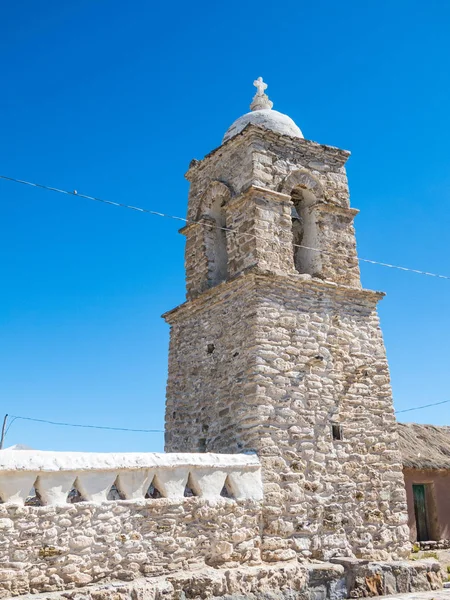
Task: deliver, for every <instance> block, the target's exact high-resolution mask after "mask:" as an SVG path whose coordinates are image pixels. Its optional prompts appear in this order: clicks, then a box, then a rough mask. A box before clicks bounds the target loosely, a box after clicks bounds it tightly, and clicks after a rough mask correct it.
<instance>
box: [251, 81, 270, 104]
mask: <svg viewBox="0 0 450 600" xmlns="http://www.w3.org/2000/svg"><path fill="white" fill-rule="evenodd" d="M253 85H254V86H255V88H256V94H255V95H254V97H253V101H252V103H251V104H250V110H270V109H271V108H272V106H273V102H271V101H270V100H269V96H268V95H267V94H265V93H264V90H266V89H267V83H265V82H264V81H263V78H262V77H258V79H255V81H254V82H253Z"/></svg>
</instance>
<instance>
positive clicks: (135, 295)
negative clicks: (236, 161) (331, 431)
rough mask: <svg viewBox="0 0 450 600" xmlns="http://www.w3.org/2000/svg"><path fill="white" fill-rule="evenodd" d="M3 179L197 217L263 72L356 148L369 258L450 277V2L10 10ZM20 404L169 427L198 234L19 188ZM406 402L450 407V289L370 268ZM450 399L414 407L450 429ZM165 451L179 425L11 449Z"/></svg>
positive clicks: (12, 389) (5, 227)
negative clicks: (173, 369)
mask: <svg viewBox="0 0 450 600" xmlns="http://www.w3.org/2000/svg"><path fill="white" fill-rule="evenodd" d="M2 8H3V10H2V20H1V24H0V48H1V51H0V56H1V58H0V60H1V72H2V81H3V91H2V94H1V96H0V119H1V144H0V173H1V174H4V175H9V176H12V177H17V178H22V179H28V180H31V181H37V182H41V183H45V184H48V185H52V186H56V187H62V188H66V189H69V190H73V189H77V190H78V191H79V192H83V193H86V194H91V195H94V196H100V197H103V198H108V199H111V200H116V201H119V202H125V203H131V204H136V205H138V206H142V207H146V208H149V209H154V210H159V211H162V212H167V213H171V214H175V215H181V216H184V215H185V212H186V203H187V191H188V185H187V182H186V181H185V180H184V177H183V175H184V173H185V171H186V170H187V167H188V164H189V161H190V160H191V159H192V158H194V157H195V158H202V157H203V156H204V155H205V154H206V153H207V152H209V151H210V150H212V149H213V148H215V147H217V146H218V145H219V144H220V141H221V138H222V135H223V133H224V131H225V130H226V129H227V127H228V126H229V125H230V124H231V123H232V121H234V120H235V119H236V118H237V117H238V116H240V115H241V114H243V113H245V112H247V110H248V105H249V103H250V101H251V98H252V96H253V93H254V88H253V87H252V82H253V80H254V79H255V78H256V77H258V76H259V75H262V76H263V77H264V79H265V80H266V81H267V82H268V83H269V89H268V90H267V91H268V93H269V95H270V97H271V99H272V100H273V102H274V108H275V109H277V110H279V111H281V112H285V113H287V114H288V115H290V116H291V117H292V118H293V119H294V120H295V121H296V122H297V124H298V125H299V126H300V127H301V129H302V130H303V133H304V134H305V137H306V138H308V139H312V140H315V141H318V142H320V143H326V144H330V145H335V146H339V147H342V148H345V149H349V150H351V151H352V156H351V158H350V160H349V162H348V174H349V179H350V190H351V201H352V205H353V206H354V207H356V208H359V209H360V210H361V214H360V215H359V216H358V217H357V220H356V230H357V240H358V251H359V254H360V256H362V257H366V258H372V259H375V260H380V261H386V262H392V263H396V264H401V265H406V266H411V267H413V268H417V269H424V270H429V271H434V272H439V273H443V274H447V275H450V265H449V260H448V256H449V252H448V238H449V232H448V226H449V222H450V168H449V164H450V146H449V144H448V140H449V137H450V117H449V108H448V107H449V105H450V103H449V96H450V74H449V73H450V70H449V59H450V42H449V40H448V29H449V22H450V3H448V2H447V1H446V0H441V1H433V0H432V1H429V2H426V3H425V2H419V1H418V0H395V1H392V0H390V1H387V0H378V1H377V2H376V3H375V2H361V1H360V0H352V1H345V0H344V1H343V2H339V3H337V2H334V1H332V0H327V1H325V0H318V1H316V2H304V1H303V0H301V1H299V0H295V1H284V2H281V3H278V4H273V3H272V2H265V1H264V0H262V1H261V2H258V3H256V4H255V3H254V2H245V1H244V2H243V1H242V0H241V1H240V2H236V1H235V0H231V1H228V2H226V3H211V2H204V1H203V0H201V1H197V2H195V3H187V2H172V3H164V4H163V3H162V2H160V3H150V2H146V1H142V0H136V1H134V2H132V3H123V2H117V1H116V0H108V1H106V0H89V1H87V0H79V1H78V2H77V3H73V2H65V3H64V2H57V1H56V0H48V1H44V2H40V3H36V2H34V1H31V0H27V1H20V2H14V3H7V4H5V5H4V6H3V7H2ZM0 199H1V202H0V207H1V216H0V270H1V281H2V288H1V289H2V293H1V294H0V332H1V333H0V342H1V343H0V412H1V415H3V414H4V413H6V412H8V413H11V414H14V415H22V416H28V417H33V418H41V419H50V420H55V421H69V422H75V423H84V424H98V425H106V426H118V427H130V428H149V429H163V415H164V393H165V379H166V368H167V344H168V327H167V326H166V325H165V323H164V322H163V321H162V319H161V318H160V315H161V314H162V313H163V312H165V311H166V310H168V309H170V308H173V307H174V306H176V305H177V304H179V303H181V302H182V301H183V299H184V270H183V238H182V236H180V235H178V233H177V230H178V228H179V225H180V224H179V223H178V222H176V221H171V220H169V219H161V218H158V217H152V216H149V215H142V214H139V213H135V212H132V211H127V210H124V209H119V208H114V207H111V206H106V205H103V204H96V203H95V202H91V201H88V200H83V199H81V198H72V197H65V196H62V195H58V194H55V193H51V192H46V191H42V190H36V189H32V188H26V187H23V186H20V185H18V184H13V183H9V182H5V181H0ZM362 279H363V284H364V286H365V287H368V288H373V289H380V290H384V291H386V292H387V297H386V298H385V299H384V300H383V301H382V303H381V305H380V315H381V323H382V328H383V332H384V336H385V341H386V346H387V351H388V358H389V361H390V368H391V375H392V384H393V391H394V400H395V406H396V408H397V409H398V410H402V409H406V408H410V407H413V406H418V405H422V404H427V403H431V402H439V401H443V400H447V399H450V389H449V385H448V372H449V364H448V363H449V351H448V340H449V339H450V311H449V297H450V281H446V280H439V279H433V278H430V277H423V276H419V275H414V274H411V273H404V272H400V271H395V270H391V269H386V268H383V267H378V266H372V265H365V264H362ZM449 412H450V404H448V405H443V406H438V407H435V408H430V409H426V410H421V411H417V412H411V413H405V414H404V415H403V414H402V415H399V417H400V416H401V417H402V420H408V421H411V420H415V421H417V422H422V423H436V424H450V423H449V421H450V419H449ZM13 443H24V444H28V445H30V446H32V447H34V448H41V449H55V450H63V449H65V450H97V451H101V450H104V451H127V450H140V451H146V450H148V451H153V450H154V451H157V450H162V447H163V436H162V434H159V433H156V434H138V433H122V432H120V433H119V432H115V433H114V432H107V431H96V430H85V429H71V428H63V427H55V426H50V425H43V424H38V423H32V422H27V421H16V422H15V423H14V424H13V425H12V427H11V430H10V432H9V433H8V439H7V444H13Z"/></svg>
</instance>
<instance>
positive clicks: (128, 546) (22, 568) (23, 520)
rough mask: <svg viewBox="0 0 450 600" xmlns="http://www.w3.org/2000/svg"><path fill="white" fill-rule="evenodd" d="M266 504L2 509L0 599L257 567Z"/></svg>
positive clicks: (192, 501) (191, 501)
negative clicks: (198, 571)
mask: <svg viewBox="0 0 450 600" xmlns="http://www.w3.org/2000/svg"><path fill="white" fill-rule="evenodd" d="M260 521H261V505H260V502H258V501H254V500H232V499H227V498H218V499H215V500H208V499H204V498H196V497H192V498H181V499H178V500H177V499H168V498H161V499H158V500H146V501H144V500H142V501H140V502H137V501H119V502H105V503H103V504H100V505H98V504H94V503H91V502H85V503H83V502H80V503H78V504H66V505H62V506H44V507H34V506H14V505H7V504H3V505H0V598H8V597H10V596H12V595H13V596H14V595H20V594H26V593H29V592H31V593H37V592H43V591H54V590H55V591H56V590H67V589H71V588H75V587H77V586H83V585H86V584H89V583H93V582H98V581H100V580H102V579H116V580H121V581H131V580H134V579H135V578H137V577H142V576H157V575H162V574H165V573H171V572H175V571H181V570H186V571H189V570H192V569H198V568H201V567H204V566H205V565H211V566H217V565H223V564H227V565H230V566H237V565H241V564H249V565H251V564H258V563H259V562H260V550H259V547H260Z"/></svg>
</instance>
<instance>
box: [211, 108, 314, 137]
mask: <svg viewBox="0 0 450 600" xmlns="http://www.w3.org/2000/svg"><path fill="white" fill-rule="evenodd" d="M249 123H253V124H254V125H259V126H260V127H264V128H265V129H270V130H271V131H276V133H281V134H283V135H290V136H291V137H298V138H303V133H302V132H301V130H300V127H298V126H297V125H296V124H295V123H294V121H293V120H292V119H291V118H290V117H288V116H287V115H284V114H283V113H280V112H278V111H277V110H272V109H271V108H265V109H263V110H253V111H252V112H249V113H246V114H245V115H242V117H239V119H236V121H235V122H234V123H233V124H232V125H231V127H229V128H228V129H227V131H226V133H225V135H224V136H223V140H222V143H225V142H227V141H228V140H229V139H231V138H232V137H234V136H235V135H237V134H238V133H240V132H241V131H242V130H243V129H244V127H246V125H248V124H249Z"/></svg>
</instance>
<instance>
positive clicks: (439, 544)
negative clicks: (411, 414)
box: [398, 423, 450, 549]
mask: <svg viewBox="0 0 450 600" xmlns="http://www.w3.org/2000/svg"><path fill="white" fill-rule="evenodd" d="M398 431H399V436H400V449H401V453H402V458H403V474H404V477H405V485H406V494H407V500H408V525H409V530H410V540H411V541H412V542H419V545H420V546H422V547H424V548H426V549H428V548H449V547H450V427H438V426H436V425H418V424H417V423H399V424H398Z"/></svg>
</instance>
